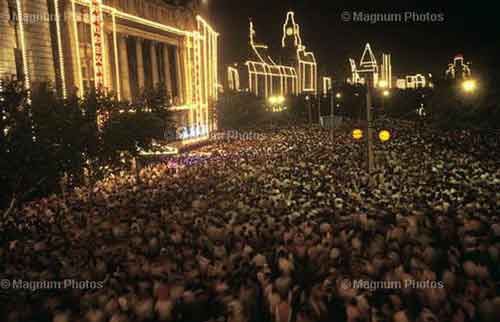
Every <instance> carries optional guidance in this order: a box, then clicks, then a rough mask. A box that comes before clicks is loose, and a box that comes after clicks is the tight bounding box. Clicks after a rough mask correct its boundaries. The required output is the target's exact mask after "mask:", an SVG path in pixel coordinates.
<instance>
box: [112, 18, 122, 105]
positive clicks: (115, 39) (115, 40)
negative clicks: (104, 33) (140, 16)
mask: <svg viewBox="0 0 500 322" xmlns="http://www.w3.org/2000/svg"><path fill="white" fill-rule="evenodd" d="M111 17H112V19H113V47H114V51H113V52H114V55H115V72H116V95H117V97H118V100H121V99H122V98H121V97H122V95H121V84H120V64H119V61H118V59H119V57H118V37H117V35H116V15H115V12H113V13H112V14H111Z"/></svg>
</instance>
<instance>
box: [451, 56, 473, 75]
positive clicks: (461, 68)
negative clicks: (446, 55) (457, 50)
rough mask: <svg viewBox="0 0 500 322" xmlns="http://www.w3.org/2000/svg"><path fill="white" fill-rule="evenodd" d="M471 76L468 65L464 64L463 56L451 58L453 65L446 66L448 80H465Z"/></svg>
mask: <svg viewBox="0 0 500 322" xmlns="http://www.w3.org/2000/svg"><path fill="white" fill-rule="evenodd" d="M470 76H471V70H470V66H469V64H468V63H464V56H463V55H460V54H458V55H456V56H455V58H453V63H451V64H448V69H447V70H446V77H447V78H448V79H465V78H469V77H470Z"/></svg>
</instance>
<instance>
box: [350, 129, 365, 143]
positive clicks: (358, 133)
mask: <svg viewBox="0 0 500 322" xmlns="http://www.w3.org/2000/svg"><path fill="white" fill-rule="evenodd" d="M352 137H353V138H354V139H355V140H361V139H362V138H363V130H361V129H355V130H354V131H352Z"/></svg>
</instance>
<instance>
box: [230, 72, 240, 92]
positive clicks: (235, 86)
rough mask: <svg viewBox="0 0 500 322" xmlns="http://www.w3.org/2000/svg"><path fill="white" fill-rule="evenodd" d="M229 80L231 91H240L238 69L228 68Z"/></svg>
mask: <svg viewBox="0 0 500 322" xmlns="http://www.w3.org/2000/svg"><path fill="white" fill-rule="evenodd" d="M227 79H228V82H229V88H230V89H231V90H233V91H239V90H240V74H239V73H238V70H237V69H236V68H234V67H231V66H229V67H228V68H227Z"/></svg>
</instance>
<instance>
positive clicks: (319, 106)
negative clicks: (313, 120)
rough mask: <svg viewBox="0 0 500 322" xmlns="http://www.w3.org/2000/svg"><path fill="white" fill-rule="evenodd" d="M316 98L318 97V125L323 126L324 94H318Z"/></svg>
mask: <svg viewBox="0 0 500 322" xmlns="http://www.w3.org/2000/svg"><path fill="white" fill-rule="evenodd" d="M316 97H318V124H321V98H322V94H321V93H318V94H317V95H316Z"/></svg>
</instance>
